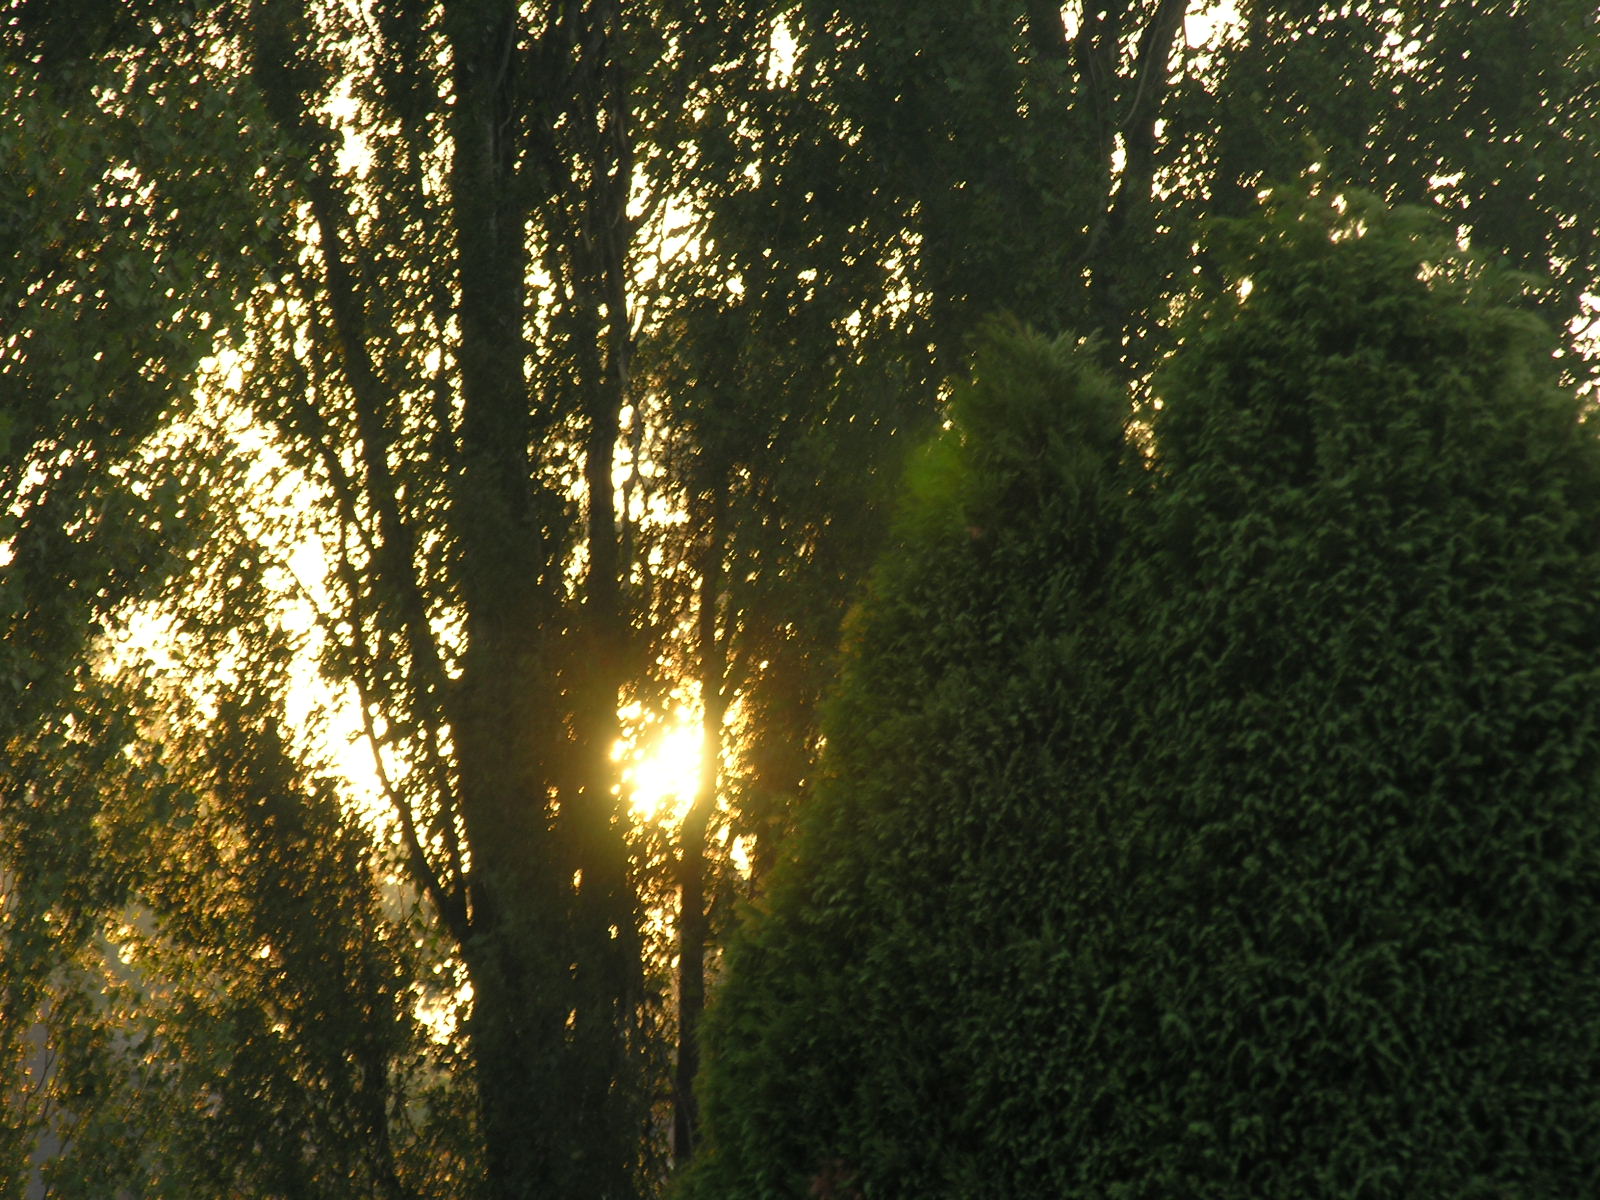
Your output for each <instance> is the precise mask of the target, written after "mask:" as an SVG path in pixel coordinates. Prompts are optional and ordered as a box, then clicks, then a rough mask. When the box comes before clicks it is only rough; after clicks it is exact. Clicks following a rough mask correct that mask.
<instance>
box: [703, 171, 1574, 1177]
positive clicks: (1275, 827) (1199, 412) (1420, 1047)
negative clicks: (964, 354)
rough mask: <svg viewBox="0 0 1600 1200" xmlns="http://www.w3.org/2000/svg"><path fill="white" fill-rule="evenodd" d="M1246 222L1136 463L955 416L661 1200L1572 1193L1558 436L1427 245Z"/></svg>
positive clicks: (1323, 212)
mask: <svg viewBox="0 0 1600 1200" xmlns="http://www.w3.org/2000/svg"><path fill="white" fill-rule="evenodd" d="M1241 224H1242V228H1235V229H1234V230H1233V231H1232V233H1231V234H1230V235H1228V236H1222V235H1219V236H1218V238H1216V239H1215V240H1214V241H1213V243H1212V246H1211V248H1212V249H1213V251H1214V252H1215V253H1216V254H1217V261H1218V262H1219V263H1220V264H1223V266H1222V270H1223V271H1224V273H1225V274H1224V282H1225V284H1227V285H1229V286H1219V288H1218V290H1217V292H1216V293H1214V294H1213V295H1212V296H1211V297H1210V298H1209V301H1208V303H1207V304H1206V305H1205V306H1203V307H1201V308H1197V309H1196V310H1194V311H1192V312H1191V314H1190V316H1189V318H1188V323H1187V325H1186V327H1185V329H1184V330H1183V331H1181V333H1182V336H1183V344H1182V347H1181V349H1180V350H1179V351H1178V352H1177V354H1176V355H1175V356H1174V358H1173V360H1172V362H1171V364H1170V365H1169V367H1168V368H1167V369H1166V370H1165V371H1164V372H1163V373H1162V374H1161V375H1160V376H1158V378H1157V380H1156V383H1155V385H1154V391H1155V395H1156V397H1157V398H1159V400H1160V405H1159V406H1152V409H1151V411H1150V412H1149V413H1148V414H1146V415H1147V417H1148V422H1147V424H1146V426H1145V428H1144V429H1143V431H1142V432H1140V433H1139V435H1138V436H1137V437H1129V436H1125V435H1124V431H1123V421H1124V416H1125V413H1126V409H1125V407H1124V403H1123V401H1122V400H1121V399H1120V397H1119V396H1118V394H1117V390H1116V389H1111V388H1108V387H1107V386H1106V385H1105V384H1103V383H1096V382H1095V375H1094V373H1093V372H1092V371H1090V370H1089V369H1088V368H1087V366H1086V365H1085V362H1084V360H1085V358H1086V357H1087V356H1086V355H1085V354H1084V353H1083V352H1082V351H1081V350H1080V351H1077V352H1076V353H1074V352H1073V351H1072V349H1071V348H1070V347H1066V346H1063V345H1061V344H1060V343H1057V344H1056V345H1054V346H1051V345H1050V344H1048V343H1045V342H1043V340H1042V339H1039V338H1037V337H1020V336H1017V335H1009V336H1004V337H999V338H991V339H990V340H989V341H988V342H986V343H985V345H984V348H983V350H982V352H981V353H980V354H979V356H978V358H977V359H976V362H975V367H974V371H975V376H974V379H973V381H972V382H971V383H968V384H964V385H962V386H961V387H960V388H958V390H957V394H956V397H955V401H954V403H953V407H952V420H953V428H952V429H951V430H950V431H949V432H948V433H947V434H946V435H945V436H944V437H943V438H942V439H941V440H940V441H939V442H937V443H936V444H935V445H934V447H933V448H932V450H931V451H930V454H929V457H928V458H927V459H926V460H924V462H923V464H922V465H921V467H920V469H919V470H918V471H917V472H916V473H914V474H913V475H912V477H911V479H910V486H909V489H908V496H907V499H906V505H905V509H904V512H903V513H902V516H901V519H900V523H899V525H898V527H897V528H898V533H899V536H898V537H897V539H896V540H895V544H894V548H893V549H892V550H891V551H890V552H889V553H888V555H887V556H886V557H885V559H884V561H883V563H882V564H881V565H880V567H879V570H878V573H877V574H876V576H875V578H874V584H873V589H872V591H871V594H870V595H869V597H868V599H867V600H866V602H865V603H864V605H863V607H862V609H861V612H860V614H859V616H858V618H857V620H856V622H855V624H854V625H853V628H852V643H851V654H850V658H849V661H848V665H847V668H846V671H845V676H844V682H843V684H842V685H841V689H840V691H839V694H838V696H837V697H836V699H835V701H834V705H833V708H832V709H831V712H830V723H829V725H828V744H827V750H826V752H825V763H826V769H825V772H824V778H825V780H826V783H825V785H824V789H823V792H822V794H821V795H820V796H819V797H818V799H817V801H816V803H815V805H814V807H813V809H812V810H811V811H810V812H809V813H808V814H807V815H806V817H805V819H804V823H803V827H802V832H801V834H800V836H799V838H798V840H797V843H796V848H795V850H794V853H793V856H792V857H790V858H787V859H786V860H785V861H784V862H783V863H781V864H780V866H779V868H778V870H777V872H776V879H775V882H774V885H773V888H772V891H771V894H770V902H769V904H768V906H767V909H766V911H765V912H763V913H761V914H760V915H759V916H758V917H757V918H756V919H755V920H754V922H753V924H752V926H751V927H750V929H749V931H748V933H747V936H746V937H745V938H744V939H743V940H742V941H741V942H740V943H738V944H737V945H736V946H735V947H734V949H733V950H732V951H730V963H729V967H728V975H727V978H726V981H725V983H724V985H723V988H722V991H721V995H720V997H719V1001H718V1003H717V1005H715V1006H714V1007H713V1009H712V1014H711V1019H712V1029H711V1037H710V1038H709V1046H710V1066H709V1069H708V1071H707V1073H706V1075H705V1090H704V1098H705V1103H706V1108H707V1123H708V1133H709V1139H708V1145H709V1151H708V1152H707V1153H706V1154H705V1155H704V1156H703V1158H702V1160H701V1161H700V1163H699V1164H698V1165H697V1167H695V1168H693V1169H692V1170H691V1172H690V1175H689V1177H688V1182H687V1186H686V1189H685V1194H686V1195H690V1196H696V1197H705V1196H730V1197H731V1196H747V1195H772V1196H804V1195H813V1196H814V1195H863V1194H864V1195H891V1196H894V1195H917V1196H924V1195H980V1194H989V1193H991V1192H996V1193H1000V1194H1005V1195H1016V1196H1035V1195H1037V1196H1059V1195H1078V1194H1108V1195H1114V1194H1121V1193H1126V1194H1129V1195H1144V1194H1173V1195H1200V1196H1218V1197H1233V1196H1238V1197H1243V1196H1258V1195H1262V1194H1267V1193H1286V1194H1290V1193H1292V1194H1295V1195H1307V1196H1344V1195H1351V1194H1355V1193H1358V1192H1364V1193H1367V1194H1372V1195H1384V1196H1390V1195H1392V1196H1408V1195H1420V1194H1429V1195H1447V1194H1448V1195H1470V1194H1475V1193H1477V1192H1481V1193H1483V1194H1490V1193H1494V1192H1501V1191H1506V1190H1511V1191H1518V1190H1521V1191H1528V1192H1531V1193H1536V1194H1549V1195H1557V1194H1565V1193H1569V1192H1572V1191H1582V1190H1584V1189H1585V1188H1586V1187H1589V1186H1590V1185H1591V1182H1592V1177H1593V1170H1594V1167H1593V1163H1594V1153H1595V1146H1596V1145H1597V1144H1600V1123H1597V1121H1596V1119H1595V1113H1596V1111H1597V1109H1596V1084H1595V1079H1594V1076H1593V1073H1592V1072H1590V1071H1589V1070H1588V1069H1587V1067H1586V1066H1585V1065H1584V1064H1586V1063H1587V1061H1588V1056H1589V1049H1588V1048H1589V1047H1590V1046H1592V1045H1593V1044H1594V1039H1595V1037H1596V1036H1597V1031H1600V1005H1597V1003H1596V1000H1595V986H1594V962H1595V957H1594V942H1595V936H1596V934H1595V930H1596V928H1597V926H1596V912H1595V910H1596V906H1597V905H1600V810H1597V808H1596V805H1595V802H1594V796H1595V779H1594V773H1595V771H1596V770H1597V765H1600V753H1597V750H1600V746H1597V745H1596V740H1595V730H1596V728H1600V726H1597V725H1596V720H1595V717H1596V706H1597V704H1600V698H1597V693H1596V691H1595V689H1594V687H1593V686H1592V684H1593V678H1594V668H1593V662H1594V654H1595V648H1596V645H1597V643H1600V619H1597V617H1596V613H1595V610H1594V607H1593V605H1592V603H1590V600H1589V598H1590V597H1591V596H1592V594H1593V592H1594V589H1595V587H1596V583H1597V580H1600V540H1597V536H1596V529H1597V528H1600V526H1597V524H1596V515H1597V511H1600V510H1597V505H1600V443H1597V441H1596V438H1595V435H1594V430H1593V428H1592V426H1591V424H1590V423H1588V422H1587V421H1586V420H1585V416H1584V411H1583V406H1582V405H1581V403H1580V402H1579V400H1578V399H1577V398H1576V397H1575V396H1574V395H1573V394H1572V392H1571V390H1570V389H1564V388H1561V387H1559V386H1557V383H1556V381H1557V377H1558V371H1557V363H1556V362H1555V361H1554V360H1553V359H1552V358H1551V355H1550V350H1551V348H1552V344H1553V342H1552V339H1551V338H1550V336H1549V334H1548V332H1547V331H1545V330H1544V329H1542V328H1541V327H1540V326H1539V324H1538V322H1537V321H1535V320H1534V319H1532V318H1530V317H1529V316H1528V315H1527V314H1525V313H1521V312H1518V311H1515V309H1513V308H1511V307H1507V306H1506V305H1505V303H1504V300H1505V299H1507V298H1511V299H1519V298H1520V296H1519V286H1518V285H1517V284H1516V282H1515V281H1511V282H1509V283H1507V282H1506V281H1504V280H1502V279H1500V278H1499V277H1497V276H1496V275H1495V274H1493V273H1492V272H1491V273H1485V272H1482V271H1481V270H1480V269H1479V268H1478V267H1477V265H1476V264H1474V263H1473V262H1472V261H1471V260H1470V259H1467V258H1465V257H1464V256H1463V255H1461V254H1460V252H1459V251H1458V250H1457V248H1456V246H1455V244H1454V241H1453V238H1452V237H1451V235H1450V231H1449V230H1447V229H1443V228H1441V227H1440V226H1439V225H1438V224H1436V223H1435V222H1433V221H1432V220H1431V219H1427V218H1419V217H1418V215H1417V214H1416V213H1414V212H1411V213H1402V214H1398V215H1393V216H1391V215H1389V214H1387V213H1386V212H1385V211H1384V210H1383V209H1382V207H1381V205H1379V204H1377V203H1374V202H1371V201H1368V200H1365V199H1364V198H1361V197H1358V196H1342V197H1338V198H1336V199H1335V198H1330V197H1327V196H1324V197H1320V198H1317V199H1315V200H1313V201H1311V202H1305V201H1304V200H1301V201H1298V202H1297V201H1295V200H1294V199H1293V198H1291V199H1289V200H1288V201H1286V202H1283V203H1282V204H1281V205H1280V206H1279V208H1278V211H1277V212H1276V213H1275V214H1274V215H1273V217H1272V219H1271V220H1269V221H1265V222H1260V223H1257V222H1247V223H1241ZM1230 237H1231V239H1232V242H1233V246H1232V248H1230V247H1229V245H1228V242H1229V240H1230ZM1245 281H1248V282H1249V283H1250V284H1251V285H1252V286H1251V287H1250V288H1245V287H1244V286H1243V284H1244V283H1245ZM1131 428H1132V427H1130V429H1131Z"/></svg>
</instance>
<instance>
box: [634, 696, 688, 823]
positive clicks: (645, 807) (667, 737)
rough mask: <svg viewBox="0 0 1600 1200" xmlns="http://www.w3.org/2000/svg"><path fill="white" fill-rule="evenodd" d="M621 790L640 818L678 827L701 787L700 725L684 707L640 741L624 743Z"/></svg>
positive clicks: (635, 814)
mask: <svg viewBox="0 0 1600 1200" xmlns="http://www.w3.org/2000/svg"><path fill="white" fill-rule="evenodd" d="M617 757H618V759H619V760H620V761H621V762H622V786H623V791H624V793H625V794H626V795H627V796H628V798H629V803H630V805H631V807H632V809H633V815H634V817H635V819H637V820H639V821H659V822H662V823H664V824H673V825H676V824H677V823H678V822H679V821H681V820H682V819H683V814H684V812H685V810H686V809H687V808H688V807H689V804H690V802H691V801H692V800H693V799H694V794H695V789H696V788H698V787H699V786H700V724H699V721H698V720H697V719H696V715H695V713H694V712H693V711H692V710H690V709H688V708H679V709H678V710H677V712H676V713H674V714H673V716H672V717H671V718H670V719H669V720H667V721H665V722H663V723H662V724H660V725H658V726H656V727H655V728H653V729H647V730H641V731H640V733H639V735H638V736H637V739H636V740H631V741H628V742H619V743H618V746H617Z"/></svg>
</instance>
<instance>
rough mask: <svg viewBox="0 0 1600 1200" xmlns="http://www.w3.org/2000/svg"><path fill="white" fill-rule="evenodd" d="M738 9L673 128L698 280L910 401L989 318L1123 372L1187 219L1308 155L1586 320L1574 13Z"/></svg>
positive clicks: (1191, 245) (1147, 356) (1582, 42)
mask: <svg viewBox="0 0 1600 1200" xmlns="http://www.w3.org/2000/svg"><path fill="white" fill-rule="evenodd" d="M741 8H742V9H743V17H742V19H740V20H730V22H728V23H727V25H726V26H725V28H727V29H728V30H729V33H728V36H727V40H726V42H725V43H724V45H723V48H722V49H721V52H720V53H721V57H720V59H719V60H718V61H717V69H716V70H715V71H711V72H708V73H707V75H706V78H707V80H708V81H709V83H708V87H709V88H710V89H711V90H710V91H709V92H708V102H707V103H706V104H705V105H704V107H703V109H701V110H699V113H700V115H699V122H698V125H697V127H696V131H695V136H696V143H695V144H696V147H697V152H698V154H699V161H700V163H701V167H702V175H701V177H702V178H704V179H706V180H708V181H711V180H714V181H715V182H714V183H711V184H708V186H705V187H703V188H700V189H698V190H697V194H698V195H699V196H700V197H702V198H703V199H702V201H701V202H702V203H703V204H704V205H705V206H706V208H707V210H708V214H709V219H710V229H711V233H712V236H713V238H714V239H715V242H716V244H717V246H718V248H719V250H720V251H721V252H722V253H723V254H724V255H725V256H726V259H725V261H726V263H727V267H726V269H727V270H728V271H729V272H730V273H733V274H734V275H735V276H736V277H737V278H738V279H740V280H741V281H742V283H743V296H744V297H745V298H746V300H745V306H746V307H747V308H748V309H749V310H750V311H752V312H753V313H756V314H768V315H769V317H770V316H771V315H774V314H777V313H785V312H786V313H791V314H795V313H798V312H800V311H801V310H802V309H803V308H808V307H811V306H816V307H819V308H821V309H822V310H823V311H824V312H825V313H827V314H829V315H831V316H832V317H833V318H834V319H835V320H841V319H844V318H845V317H847V316H848V314H851V313H852V312H854V313H856V314H857V317H856V318H855V319H856V320H858V321H859V322H860V326H861V328H862V329H863V330H867V329H873V328H878V327H881V331H880V337H881V338H883V339H887V340H889V341H890V342H892V344H893V345H894V346H895V347H896V348H897V349H899V350H900V352H901V353H907V354H910V355H912V356H913V357H914V359H915V360H916V361H918V362H920V363H922V364H923V366H922V368H921V370H920V373H919V378H920V380H921V381H922V382H923V384H924V386H927V387H930V388H931V387H932V386H934V385H935V384H936V383H937V381H938V380H940V379H941V378H942V377H943V376H944V375H946V374H948V373H950V372H952V371H953V370H954V369H955V368H956V366H957V365H958V363H959V362H960V360H961V357H962V355H963V353H964V347H963V343H962V339H963V338H964V337H965V336H966V335H967V334H968V333H969V332H970V331H971V330H972V329H973V328H974V327H975V326H976V325H977V324H978V323H980V322H981V321H982V320H983V319H985V318H986V317H987V316H989V315H991V314H993V313H994V312H996V311H1010V312H1013V313H1017V314H1022V315H1026V316H1027V318H1028V319H1029V320H1030V321H1031V322H1032V323H1033V324H1035V325H1037V326H1038V327H1040V328H1046V329H1060V328H1076V329H1082V330H1099V331H1101V333H1102V334H1103V339H1102V342H1103V346H1102V348H1103V351H1104V353H1105V354H1106V356H1107V358H1108V359H1109V360H1111V361H1116V362H1119V363H1120V364H1121V365H1122V366H1123V367H1124V368H1125V369H1127V370H1130V371H1131V372H1132V373H1133V374H1135V375H1137V376H1142V375H1144V374H1145V373H1147V372H1148V370H1149V369H1150V368H1151V367H1153V366H1154V365H1155V364H1156V363H1157V362H1158V361H1159V360H1160V357H1161V356H1162V354H1164V353H1165V352H1166V351H1167V350H1168V349H1170V348H1171V345H1172V342H1171V337H1170V331H1169V330H1168V328H1167V326H1168V324H1169V322H1168V320H1167V318H1168V315H1169V313H1168V305H1169V303H1171V302H1173V301H1174V300H1175V299H1181V298H1182V297H1183V296H1184V295H1185V294H1186V293H1187V292H1188V291H1189V290H1190V288H1191V287H1192V286H1193V282H1194V277H1195V274H1196V272H1197V270H1200V269H1203V266H1204V259H1203V258H1202V259H1200V260H1199V261H1197V260H1196V258H1195V255H1194V250H1195V246H1196V239H1197V233H1198V230H1199V227H1200V223H1201V221H1202V220H1203V219H1204V218H1205V216H1206V215H1207V214H1211V213H1221V214H1223V215H1228V214H1232V215H1236V216H1237V215H1243V214H1245V213H1247V212H1249V211H1250V210H1251V208H1252V207H1253V204H1254V195H1255V192H1256V190H1257V189H1258V188H1260V187H1263V186H1268V185H1271V184H1274V183H1281V182H1285V181H1288V180H1292V179H1295V178H1297V177H1298V176H1299V175H1300V173H1301V172H1302V171H1303V170H1304V169H1306V168H1307V167H1308V166H1311V165H1312V164H1314V163H1320V164H1321V167H1322V170H1323V171H1324V173H1325V174H1326V175H1328V176H1329V177H1330V178H1332V179H1334V180H1335V181H1337V182H1338V183H1341V184H1345V185H1351V186H1356V187H1361V188H1363V189H1366V190H1368V191H1371V192H1374V193H1376V194H1378V195H1381V196H1383V197H1384V198H1385V199H1386V200H1388V201H1389V202H1391V203H1405V204H1422V203H1426V202H1430V201H1436V202H1438V203H1440V204H1441V205H1442V206H1444V207H1445V208H1447V209H1448V211H1449V212H1450V214H1451V218H1452V219H1453V220H1455V221H1456V222H1458V223H1459V224H1460V225H1461V227H1462V228H1463V229H1464V230H1465V231H1467V232H1468V233H1469V234H1470V236H1471V238H1472V240H1473V243H1474V245H1476V246H1477V247H1478V248H1479V249H1481V250H1483V251H1484V252H1486V253H1495V254H1503V255H1505V256H1507V258H1508V260H1509V261H1510V262H1511V263H1512V264H1513V265H1514V266H1516V267H1517V268H1518V269H1522V270H1529V271H1534V272H1538V273H1540V274H1552V275H1553V277H1554V282H1555V286H1553V287H1552V289H1551V290H1550V292H1549V293H1548V295H1547V298H1546V299H1547V305H1548V307H1547V315H1548V317H1549V318H1550V320H1551V323H1552V324H1554V325H1558V326H1563V327H1564V326H1565V325H1566V323H1567V322H1568V321H1569V320H1572V319H1574V318H1578V317H1580V316H1582V314H1583V313H1584V312H1585V311H1586V310H1585V308H1584V302H1583V300H1582V296H1583V293H1584V292H1585V291H1586V290H1587V289H1588V288H1589V281H1591V280H1592V279H1593V278H1594V276H1595V274H1596V270H1597V263H1596V261H1595V259H1594V257H1593V255H1594V253H1595V251H1594V246H1595V244H1596V243H1595V241H1594V238H1593V234H1592V229H1593V222H1592V220H1591V219H1589V217H1588V216H1587V215H1586V208H1587V206H1586V203H1585V200H1584V197H1585V196H1587V195H1588V194H1590V193H1591V191H1592V190H1593V188H1594V186H1595V183H1596V180H1595V177H1594V174H1593V172H1594V170H1595V167H1594V164H1595V162H1596V161H1600V160H1597V156H1596V155H1595V154H1594V152H1593V147H1592V143H1591V141H1590V139H1591V138H1592V130H1593V128H1594V125H1593V121H1592V115H1593V111H1592V110H1593V105H1594V99H1593V94H1594V92H1593V89H1594V87H1595V81H1596V71H1597V69H1600V67H1597V61H1596V50H1595V47H1596V37H1595V34H1596V32H1597V24H1596V21H1597V18H1596V15H1595V12H1594V9H1593V6H1592V5H1589V4H1587V3H1584V2H1583V0H1576V2H1573V3H1569V2H1567V0H1555V2H1553V3H1550V4H1542V5H1532V4H1526V3H1521V2H1519V0H1472V2H1470V3H1459V4H1451V5H1444V6H1441V5H1436V4H1420V3H1410V2H1404V3H1388V2H1383V3H1379V2H1377V0H1358V2H1356V3H1323V2H1321V0H1300V2H1297V3H1292V4H1270V3H1266V2H1265V0H1241V2H1240V3H1238V4H1235V5H1228V6H1223V5H1220V4H1215V3H1199V2H1195V0H1115V2H1111V3H1107V2H1104V0H1097V2H1096V3H1087V2H1085V3H1072V4H1065V5H1058V4H1049V3H1021V2H1009V3H1001V2H994V3H980V4H973V3H959V4H954V3H953V4H926V3H909V2H904V0H834V2H831V3H824V2H822V0H817V2H814V3H813V2H810V0H807V2H803V3H794V4H790V3H772V4H768V5H765V6H748V5H747V6H741ZM1230 10H1232V11H1231V12H1230ZM779 45H781V46H782V47H783V48H784V49H785V50H786V51H787V53H785V54H783V55H781V56H780V55H777V54H776V52H775V51H774V50H773V49H772V47H775V46H779ZM1512 48H1514V50H1513V49H1512ZM705 53H707V54H708V55H713V57H715V54H716V52H714V51H711V50H707V51H705ZM814 352H815V353H817V354H820V353H822V349H821V347H816V348H815V351H814Z"/></svg>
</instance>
